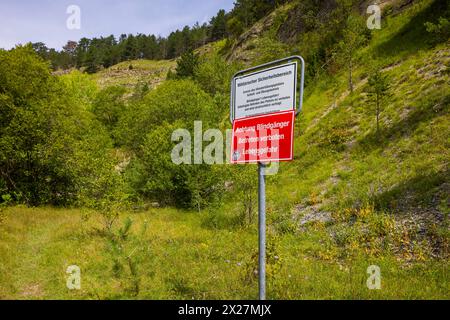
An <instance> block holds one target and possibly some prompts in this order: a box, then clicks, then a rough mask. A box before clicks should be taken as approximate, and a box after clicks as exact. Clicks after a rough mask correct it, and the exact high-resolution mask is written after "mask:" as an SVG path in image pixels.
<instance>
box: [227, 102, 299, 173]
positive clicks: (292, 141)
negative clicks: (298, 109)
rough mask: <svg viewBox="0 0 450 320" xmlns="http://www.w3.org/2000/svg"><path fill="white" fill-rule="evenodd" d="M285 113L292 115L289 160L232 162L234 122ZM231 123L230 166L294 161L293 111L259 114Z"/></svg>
mask: <svg viewBox="0 0 450 320" xmlns="http://www.w3.org/2000/svg"><path fill="white" fill-rule="evenodd" d="M285 113H292V114H293V120H292V121H291V122H292V123H291V132H292V139H291V157H290V158H282V159H268V160H262V161H261V160H244V161H239V160H238V161H233V149H234V137H235V133H234V122H236V121H240V120H251V119H257V118H263V117H268V116H273V115H280V114H285ZM234 122H233V134H232V136H231V152H230V157H231V159H230V160H231V164H246V163H259V162H282V161H292V160H294V122H295V110H291V111H281V112H275V113H266V114H261V115H258V116H253V117H247V118H242V119H237V120H234Z"/></svg>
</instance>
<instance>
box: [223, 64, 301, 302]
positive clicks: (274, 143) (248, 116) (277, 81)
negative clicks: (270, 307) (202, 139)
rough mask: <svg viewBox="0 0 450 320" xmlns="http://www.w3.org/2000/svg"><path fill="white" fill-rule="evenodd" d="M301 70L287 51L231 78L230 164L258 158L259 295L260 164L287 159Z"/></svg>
mask: <svg viewBox="0 0 450 320" xmlns="http://www.w3.org/2000/svg"><path fill="white" fill-rule="evenodd" d="M299 64H300V82H299V81H298V68H299ZM304 75H305V61H304V60H303V58H302V57H300V56H292V57H289V58H285V59H281V60H277V61H273V62H269V63H266V64H263V65H260V66H257V67H253V68H250V69H246V70H242V71H239V72H238V73H237V74H235V75H234V77H233V80H232V81H231V99H230V121H231V123H232V124H233V139H232V150H231V158H232V159H231V163H255V162H257V163H258V213H259V220H258V221H259V273H258V275H259V299H260V300H265V299H266V166H267V164H268V163H270V162H279V161H290V160H292V159H293V140H294V137H293V134H294V118H295V116H298V114H299V113H300V112H301V110H302V108H303V90H304ZM297 93H299V97H298V98H297ZM274 128H275V130H272V129H274ZM272 131H276V134H273V132H272Z"/></svg>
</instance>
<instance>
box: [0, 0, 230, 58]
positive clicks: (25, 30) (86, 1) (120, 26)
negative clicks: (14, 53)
mask: <svg viewBox="0 0 450 320" xmlns="http://www.w3.org/2000/svg"><path fill="white" fill-rule="evenodd" d="M233 2H234V0H0V48H3V49H10V48H12V47H14V46H15V45H16V44H25V43H28V42H44V43H45V44H46V45H47V46H48V47H49V48H55V49H58V50H60V49H61V48H62V47H63V46H64V45H65V44H66V43H67V41H68V40H74V41H78V40H79V39H80V38H82V37H86V38H92V37H100V36H109V35H111V34H113V35H115V36H116V37H118V36H120V35H121V34H124V33H125V34H129V33H132V34H137V33H144V34H155V35H161V36H167V35H168V34H170V32H172V31H175V30H176V29H181V28H183V27H184V26H186V25H189V26H192V25H194V24H195V23H196V22H197V21H198V22H199V23H200V24H202V23H204V22H209V20H210V19H211V17H213V16H215V15H216V13H217V12H218V11H219V9H225V10H226V11H229V10H230V9H231V8H232V7H233ZM73 5H75V6H78V8H79V9H80V19H79V21H80V29H76V28H75V29H74V28H73V26H76V22H77V21H78V20H77V19H76V17H74V16H73V13H74V11H70V12H69V13H67V11H68V8H69V7H70V6H73ZM74 18H75V19H74ZM68 20H69V22H70V23H69V26H72V28H68V27H67V22H68ZM74 23H75V24H74Z"/></svg>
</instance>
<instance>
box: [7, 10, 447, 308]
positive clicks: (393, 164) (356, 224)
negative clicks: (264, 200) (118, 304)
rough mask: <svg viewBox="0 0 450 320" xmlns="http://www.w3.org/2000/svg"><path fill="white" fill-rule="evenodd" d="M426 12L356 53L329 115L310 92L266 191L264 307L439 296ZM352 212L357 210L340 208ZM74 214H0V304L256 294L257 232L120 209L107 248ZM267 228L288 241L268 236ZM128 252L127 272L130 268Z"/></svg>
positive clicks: (437, 149)
mask: <svg viewBox="0 0 450 320" xmlns="http://www.w3.org/2000/svg"><path fill="white" fill-rule="evenodd" d="M428 3H430V1H424V2H423V4H422V5H419V6H417V7H415V8H412V9H409V10H408V11H405V12H404V13H402V14H400V15H399V16H397V17H395V18H391V19H389V20H388V21H387V25H385V26H384V27H383V29H382V30H381V31H379V32H377V33H375V35H374V38H373V40H372V41H371V43H370V45H369V46H368V47H367V48H365V49H363V50H361V52H360V57H361V59H362V60H361V61H363V62H362V63H360V65H359V67H358V69H357V71H356V75H355V78H356V82H357V90H356V92H355V94H354V95H353V96H349V95H348V93H347V92H346V75H345V73H342V74H341V75H340V76H339V81H338V87H339V90H338V95H337V96H338V103H337V107H336V106H333V104H334V96H335V95H334V93H333V91H332V90H331V89H330V83H329V81H328V80H327V79H320V80H318V81H317V83H315V84H314V85H312V86H310V87H309V88H308V92H307V97H306V101H305V110H304V113H303V115H302V117H301V118H300V119H299V121H298V123H297V130H296V132H297V134H298V137H297V139H296V151H295V152H296V160H295V161H294V162H292V163H284V164H282V165H281V171H280V174H278V175H277V176H275V177H274V178H271V179H270V181H269V184H268V199H269V204H268V211H269V222H270V227H269V231H270V232H269V234H270V239H269V280H268V285H269V288H268V294H269V298H287V299H305V298H312V299H317V298H321V299H340V298H341V299H348V298H360V299H366V298H368V299H371V298H372V299H376V298H381V299H392V298H397V299H407V298H413V299H415V298H417V299H419V298H423V299H433V298H437V299H448V298H449V293H448V292H449V265H448V243H449V241H448V225H447V226H446V225H445V224H443V223H442V222H440V221H441V220H439V219H442V212H443V211H444V210H445V208H442V206H441V205H440V203H441V201H444V202H445V201H446V199H447V198H446V197H448V158H449V156H448V150H449V145H448V143H449V141H448V136H449V127H448V123H449V120H450V119H449V113H448V106H449V97H448V84H449V78H448V72H446V71H445V70H448V67H449V55H450V54H449V48H448V44H447V45H444V44H443V45H440V46H438V47H436V48H429V47H427V46H426V45H425V38H426V34H424V33H423V32H422V31H421V27H420V26H422V25H423V20H424V17H423V15H425V16H426V15H427V14H429V13H430V10H431V11H432V9H433V8H432V7H431V9H430V8H428V9H427V6H426V5H427V4H428ZM400 35H401V37H400ZM399 37H400V39H401V40H402V41H400V40H399ZM256 49H258V48H256ZM367 52H378V54H377V55H376V62H377V63H379V64H381V65H382V66H383V67H384V70H385V73H386V74H388V75H389V76H390V78H391V79H392V88H393V90H392V94H393V96H392V98H391V99H390V103H389V104H387V105H386V107H385V108H386V109H385V111H384V113H383V116H382V130H383V140H382V141H383V142H382V143H377V142H376V141H375V140H374V137H373V133H374V128H375V121H374V119H375V116H374V114H373V112H370V111H369V105H368V104H367V103H366V102H365V100H364V99H363V97H364V95H363V90H364V89H365V86H366V74H367V72H368V70H369V64H368V63H367V62H365V60H364V59H365V57H366V55H365V54H366V53H367ZM139 63H144V64H146V63H149V62H139ZM161 63H162V64H163V65H164V66H166V67H167V65H166V64H167V62H161ZM151 64H152V65H153V63H151ZM128 65H129V64H128V63H126V64H123V65H122V67H121V68H122V69H123V70H124V71H123V72H122V73H123V74H124V77H123V78H122V77H118V78H115V77H110V76H106V78H105V79H107V80H106V82H107V83H108V84H112V83H114V84H121V85H123V84H125V83H128V84H129V83H130V82H129V79H127V77H128V76H125V74H127V73H128V70H127V69H128ZM133 66H134V63H133ZM133 70H134V69H133ZM107 72H109V71H104V73H103V74H100V75H97V76H96V77H98V78H99V79H101V78H103V77H105V74H106V73H107ZM163 73H164V75H165V73H166V72H161V75H162V74H163ZM133 81H135V80H133ZM137 81H139V80H136V81H135V82H136V83H137ZM106 82H104V83H106ZM133 83H134V82H133ZM363 203H368V205H366V206H364V205H362V206H361V207H362V209H361V210H356V211H352V210H351V209H349V208H351V207H354V206H355V205H356V206H358V204H363ZM371 205H374V206H375V207H374V208H372V207H371ZM234 206H235V204H234V202H230V203H229V204H228V205H227V208H226V210H225V211H228V212H233V210H232V209H234ZM228 209H229V210H228ZM447 210H448V209H447ZM308 212H309V213H312V215H313V216H314V215H317V214H319V213H329V214H330V215H331V216H332V218H333V219H334V222H333V223H331V224H324V223H320V222H319V223H311V224H310V225H309V226H307V227H302V228H299V226H298V224H297V223H298V221H300V220H301V219H302V218H303V217H304V215H305V213H308ZM224 214H225V215H226V213H224ZM83 215H84V212H82V211H79V210H68V211H67V210H56V209H50V208H47V209H46V208H42V209H25V208H11V209H8V210H7V211H6V219H7V220H6V222H4V223H3V224H0V298H19V299H30V298H42V299H45V298H63V299H73V298H86V299H99V298H100V299H113V298H134V297H137V298H153V299H165V298H184V299H189V298H196V299H205V298H210V299H216V298H226V299H228V298H235V299H242V298H255V297H256V296H257V293H256V288H257V283H256V279H255V274H254V268H255V266H256V259H255V254H256V248H257V245H256V244H257V237H256V234H257V233H256V230H255V229H254V227H250V228H248V229H242V230H236V229H230V228H226V227H225V228H219V229H210V228H208V227H206V226H205V224H204V222H205V221H208V220H207V219H205V215H207V213H203V214H201V215H199V214H197V213H192V212H179V211H176V210H172V209H158V210H151V211H149V212H145V213H130V214H124V215H123V216H122V219H121V220H122V221H121V223H120V225H123V223H124V221H125V219H126V217H127V216H128V217H131V218H132V219H133V221H134V224H133V228H132V234H131V236H130V237H129V238H128V240H126V241H122V242H121V246H122V248H123V250H122V251H117V250H116V251H115V250H113V246H112V245H111V241H109V240H108V239H107V238H106V237H105V236H103V235H102V234H101V233H98V232H95V231H93V230H95V228H101V225H102V223H101V219H100V217H99V216H97V215H93V216H92V217H91V218H90V219H89V220H88V221H86V220H83V219H82V216H83ZM280 217H281V219H280ZM289 217H292V218H293V219H292V220H289V219H286V218H289ZM289 221H292V222H289ZM145 225H147V226H148V228H147V229H146V228H145V227H144V226H145ZM273 230H278V231H285V230H289V231H290V232H281V233H278V236H275V233H274V232H272V231H273ZM128 256H131V261H132V262H134V263H136V265H137V270H135V271H133V272H131V271H132V270H131V269H130V267H129V264H128V262H129V260H127V257H128ZM72 264H77V265H79V266H80V267H81V269H82V290H81V291H75V292H70V291H69V290H67V289H66V286H65V281H66V276H67V275H66V274H65V270H66V268H67V266H69V265H72ZM372 264H376V265H378V266H380V267H381V271H382V277H383V282H382V290H380V291H371V290H368V289H367V287H366V280H367V277H368V275H367V274H366V269H367V267H368V266H370V265H372ZM120 266H121V267H120ZM136 283H138V284H139V285H138V287H139V290H137V288H136Z"/></svg>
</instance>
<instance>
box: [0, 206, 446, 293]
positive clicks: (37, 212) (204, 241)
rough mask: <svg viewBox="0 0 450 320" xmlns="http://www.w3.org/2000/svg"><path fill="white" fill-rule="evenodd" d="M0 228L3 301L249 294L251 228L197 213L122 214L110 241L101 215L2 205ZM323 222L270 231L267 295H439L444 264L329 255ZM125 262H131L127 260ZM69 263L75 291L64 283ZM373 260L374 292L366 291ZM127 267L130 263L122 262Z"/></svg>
mask: <svg viewBox="0 0 450 320" xmlns="http://www.w3.org/2000/svg"><path fill="white" fill-rule="evenodd" d="M4 218H5V221H6V223H4V224H2V226H0V230H1V233H0V261H2V263H1V264H0V268H1V269H0V298H2V299H188V300H189V299H256V297H257V279H256V275H255V270H256V268H257V261H256V259H255V257H256V253H257V252H256V248H257V232H256V229H255V228H248V229H241V230H227V229H223V230H217V229H216V230H212V229H210V228H205V226H204V219H203V218H204V217H202V215H201V214H200V215H199V214H198V213H196V212H179V211H177V210H173V209H151V210H149V211H146V212H141V213H127V214H125V213H124V214H123V215H121V217H120V222H118V223H117V230H115V231H114V232H115V233H114V234H115V237H119V234H120V232H119V231H118V230H119V229H120V228H123V227H124V226H125V225H126V224H127V223H126V221H127V220H128V219H131V221H132V222H133V223H132V226H131V228H130V230H129V231H128V232H127V233H126V236H125V237H123V238H121V239H120V240H117V241H116V242H114V241H112V240H111V235H106V234H105V233H104V232H103V231H102V230H103V221H102V219H103V218H102V217H101V216H100V215H97V214H92V213H88V212H83V211H80V210H63V209H52V208H40V209H28V208H22V207H16V208H10V209H8V210H6V212H5V217H4ZM323 232H324V229H323V227H321V226H319V225H317V226H316V227H315V228H313V230H310V231H308V232H306V233H303V234H301V235H299V236H293V235H285V236H277V237H274V236H270V237H269V243H268V255H269V256H268V261H269V264H268V275H269V276H268V298H270V299H446V298H448V289H449V288H448V262H446V261H440V262H439V261H434V262H433V261H423V262H421V263H415V264H409V263H404V261H402V260H399V259H396V257H395V256H391V255H384V254H383V255H379V256H373V255H367V254H366V253H365V252H364V251H363V250H360V249H356V250H354V251H353V252H352V256H347V257H339V258H333V257H331V256H329V257H327V255H329V252H330V251H333V250H335V251H339V250H340V248H339V247H338V246H333V245H330V244H327V243H326V237H324V236H323ZM130 263H131V264H130ZM70 265H78V266H79V267H80V268H81V290H79V291H77V290H74V291H71V290H68V289H67V287H66V281H67V278H68V275H67V274H66V269H67V267H68V266H70ZM370 265H378V266H380V268H381V272H382V289H381V290H369V289H368V288H367V285H366V281H367V279H368V277H369V275H368V274H367V268H368V267H369V266H370ZM130 266H134V267H131V268H130Z"/></svg>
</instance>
